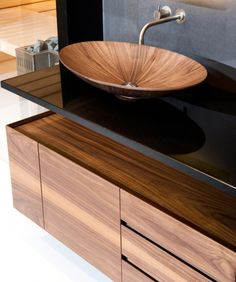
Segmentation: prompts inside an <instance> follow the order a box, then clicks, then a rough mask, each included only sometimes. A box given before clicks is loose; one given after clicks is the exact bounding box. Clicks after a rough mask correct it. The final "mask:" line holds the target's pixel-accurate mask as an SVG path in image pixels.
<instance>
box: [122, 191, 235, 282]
mask: <svg viewBox="0 0 236 282" xmlns="http://www.w3.org/2000/svg"><path fill="white" fill-rule="evenodd" d="M121 219H122V220H123V221H125V222H126V223H127V225H128V226H130V227H132V228H133V229H135V230H137V231H138V232H139V233H141V234H143V235H144V236H145V237H147V238H149V239H150V240H152V241H153V242H155V243H156V244H158V245H160V246H162V247H163V248H165V249H166V250H168V251H170V252H171V253H172V254H174V255H176V256H177V257H179V258H181V259H182V260H184V261H186V262H187V263H189V264H191V265H193V266H194V267H195V268H197V269H199V270H200V271H202V272H203V273H205V274H206V275H208V276H210V277H211V278H213V279H215V280H217V281H224V282H226V281H230V282H234V281H235V276H236V255H235V253H234V252H233V251H231V250H230V249H227V248H226V247H224V246H222V245H220V244H219V243H217V242H215V241H214V240H212V239H210V238H208V237H207V236H205V235H203V234H201V233H200V232H198V231H196V230H194V229H193V228H190V227H189V226H187V225H186V224H184V223H182V222H180V221H178V220H176V219H175V218H173V217H170V216H169V215H167V214H165V213H164V212H162V211H160V210H158V209H156V208H154V207H153V206H151V205H149V204H147V203H146V202H144V201H142V200H140V199H138V198H137V197H134V196H133V195H130V194H129V193H127V192H125V191H123V190H122V191H121Z"/></svg>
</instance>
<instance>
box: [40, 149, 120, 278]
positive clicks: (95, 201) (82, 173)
mask: <svg viewBox="0 0 236 282" xmlns="http://www.w3.org/2000/svg"><path fill="white" fill-rule="evenodd" d="M39 155H40V167H41V179H42V194H43V207H44V221H45V229H46V230H47V231H48V232H49V233H50V234H52V235H53V236H55V237H56V238H57V239H59V240H60V241H61V242H63V243H64V244H65V245H67V246H69V247H70V248H71V249H72V250H74V251H76V252H77V253H78V254H79V255H80V256H82V257H83V258H85V259H86V260H87V261H88V262H90V263H91V264H93V265H94V266H96V267H97V268H98V269H100V270H101V271H103V272H104V273H106V274H107V275H108V276H109V277H111V278H112V279H113V280H114V281H120V276H121V274H120V264H121V261H120V211H119V189H118V188H117V187H116V186H114V185H112V184H111V183H109V182H107V181H105V180H104V179H102V178H100V177H98V176H96V175H95V174H94V173H92V172H90V171H88V170H86V169H84V168H82V167H81V166H78V165H77V164H75V163H73V162H72V161H70V160H68V159H66V158H65V157H63V156H60V155H59V154H57V153H55V152H53V151H51V150H49V149H47V148H46V147H44V146H41V145H39Z"/></svg>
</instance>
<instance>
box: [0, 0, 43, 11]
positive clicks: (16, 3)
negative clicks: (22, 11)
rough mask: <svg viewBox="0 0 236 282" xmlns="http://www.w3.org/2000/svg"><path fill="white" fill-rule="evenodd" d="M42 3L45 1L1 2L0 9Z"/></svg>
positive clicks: (19, 0)
mask: <svg viewBox="0 0 236 282" xmlns="http://www.w3.org/2000/svg"><path fill="white" fill-rule="evenodd" d="M43 1H45V0H1V1H0V9H2V8H9V7H14V6H20V5H25V4H32V3H38V2H43Z"/></svg>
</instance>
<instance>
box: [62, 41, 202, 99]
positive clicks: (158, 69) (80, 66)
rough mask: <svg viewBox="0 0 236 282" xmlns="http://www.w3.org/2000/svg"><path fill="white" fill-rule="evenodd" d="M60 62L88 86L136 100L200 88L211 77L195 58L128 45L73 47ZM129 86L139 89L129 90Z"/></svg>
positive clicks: (97, 43) (82, 44)
mask: <svg viewBox="0 0 236 282" xmlns="http://www.w3.org/2000/svg"><path fill="white" fill-rule="evenodd" d="M108 58H109V60H108ZM60 60H61V62H62V63H63V64H64V65H65V67H67V68H68V69H69V70H70V71H72V72H73V73H74V74H75V75H77V76H78V77H80V78H81V79H83V80H85V81H87V82H88V83H90V84H92V85H94V86H96V87H98V88H101V89H103V90H105V91H107V92H111V93H114V94H116V95H127V96H132V97H136V96H137V97H146V96H155V97H158V96H162V95H164V94H166V93H165V92H166V91H171V90H177V89H183V88H187V87H190V86H193V85H196V84H198V83H200V82H202V81H203V80H204V79H205V78H206V76H207V71H206V69H205V68H204V67H203V66H202V65H201V64H199V63H198V62H196V61H194V60H192V59H191V58H188V57H186V56H183V55H181V54H178V53H175V52H172V51H169V50H164V49H160V48H155V47H152V46H146V45H141V46H140V45H138V44H132V43H127V42H126V43H125V42H109V41H89V42H80V43H75V44H71V45H68V46H66V47H65V48H63V49H62V50H61V51H60ZM127 83H131V84H132V85H135V86H136V87H130V86H125V85H126V84H127Z"/></svg>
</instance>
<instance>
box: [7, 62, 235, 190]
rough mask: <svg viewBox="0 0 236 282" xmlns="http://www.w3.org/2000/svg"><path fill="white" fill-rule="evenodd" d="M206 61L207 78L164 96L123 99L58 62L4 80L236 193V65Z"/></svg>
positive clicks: (31, 96)
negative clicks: (88, 83) (234, 67)
mask: <svg viewBox="0 0 236 282" xmlns="http://www.w3.org/2000/svg"><path fill="white" fill-rule="evenodd" d="M200 62H201V63H202V64H204V65H205V66H206V67H207V69H208V73H209V75H208V78H207V80H206V81H205V82H204V83H202V84H200V85H198V86H196V87H192V88H190V89H187V90H182V91H177V92H173V93H171V95H170V96H169V97H165V98H161V99H150V100H140V101H135V102H124V101H120V100H118V99H117V98H115V97H113V96H112V95H110V94H109V93H106V92H103V91H102V90H98V89H95V88H93V87H92V86H90V85H87V84H86V83H85V82H83V81H81V80H80V79H79V78H77V77H75V76H74V75H73V74H71V73H70V72H69V71H67V70H66V69H65V68H63V67H60V68H59V67H58V66H56V67H53V68H49V69H45V70H42V71H38V72H35V73H30V74H27V75H24V76H22V77H17V78H12V79H9V80H6V81H4V82H3V83H2V86H3V87H5V88H7V89H9V90H10V91H12V92H15V93H17V94H18V95H21V96H23V97H25V98H27V99H29V100H32V101H34V102H36V103H38V104H40V105H42V106H44V107H47V108H48V109H50V110H52V111H54V112H57V113H60V114H63V115H64V116H66V117H67V118H70V119H72V120H74V121H77V122H80V123H82V124H83V125H85V126H89V127H90V128H91V129H95V130H97V131H98V132H101V133H104V134H106V136H108V137H110V138H113V139H115V140H118V141H122V142H123V143H124V144H127V145H128V146H130V147H133V148H135V149H138V150H140V152H141V153H144V154H148V155H149V156H152V157H154V158H161V160H163V161H166V162H167V163H168V164H169V160H171V161H173V163H171V165H173V166H174V167H176V168H178V169H182V170H183V171H185V172H187V173H190V174H191V175H194V176H196V177H198V176H199V177H200V179H202V180H204V181H205V180H206V181H208V180H209V181H210V183H213V184H215V183H216V184H217V185H218V184H219V186H220V188H221V186H222V185H223V187H224V186H226V187H228V188H229V189H230V188H232V189H231V190H232V191H234V193H235V192H236V161H235V160H236V146H235V144H236V95H235V93H236V82H235V81H236V69H233V68H230V67H227V66H224V65H222V64H218V63H215V62H212V61H204V60H203V61H200ZM204 62H205V63H204ZM122 138H123V139H122ZM175 160H177V162H176V161H175ZM212 181H213V182H212ZM217 185H216V186H217Z"/></svg>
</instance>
